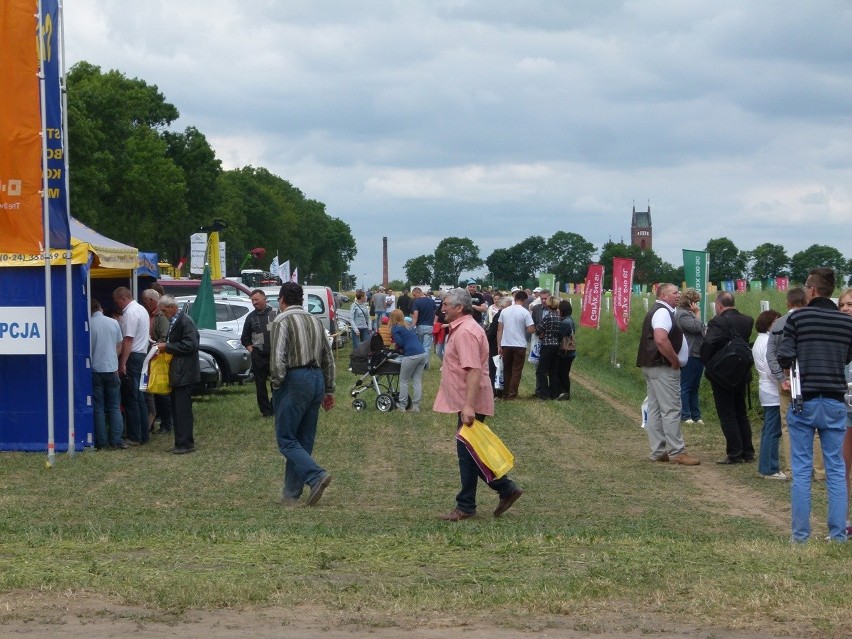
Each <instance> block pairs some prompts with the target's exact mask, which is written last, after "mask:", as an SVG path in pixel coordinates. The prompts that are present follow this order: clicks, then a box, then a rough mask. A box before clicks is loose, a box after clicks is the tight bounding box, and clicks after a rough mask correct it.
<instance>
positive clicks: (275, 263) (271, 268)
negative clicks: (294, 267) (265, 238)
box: [269, 255, 278, 275]
mask: <svg viewBox="0 0 852 639" xmlns="http://www.w3.org/2000/svg"><path fill="white" fill-rule="evenodd" d="M269 272H270V273H272V274H273V275H278V256H277V255H276V256H275V258H274V259H273V260H272V263H271V264H270V265H269Z"/></svg>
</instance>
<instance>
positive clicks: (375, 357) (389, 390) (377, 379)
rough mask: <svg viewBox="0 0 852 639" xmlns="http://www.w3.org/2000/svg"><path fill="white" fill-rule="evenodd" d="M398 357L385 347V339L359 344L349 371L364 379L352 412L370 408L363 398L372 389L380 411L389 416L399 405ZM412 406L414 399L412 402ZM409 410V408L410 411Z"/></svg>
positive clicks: (352, 393)
mask: <svg viewBox="0 0 852 639" xmlns="http://www.w3.org/2000/svg"><path fill="white" fill-rule="evenodd" d="M396 357H397V353H396V352H395V351H392V350H391V349H389V348H386V347H385V343H384V341H382V337H381V335H373V337H372V338H371V339H370V340H369V341H365V342H364V343H363V344H359V345H358V347H357V348H355V349H353V351H352V354H351V355H350V356H349V368H350V369H351V370H352V372H353V373H358V374H360V375H361V377H359V378H358V379H357V380H356V382H355V385H354V386H353V387H352V389H351V390H350V391H349V395H350V396H352V397H353V399H352V408H354V409H355V410H358V411H361V410H364V409H365V408H367V402H365V401H364V400H363V399H361V397H359V395H361V393H363V392H364V391H366V390H368V389H372V390H374V391H375V392H376V408H378V409H379V410H380V411H382V412H383V413H389V412H390V411H392V410H393V409H394V407H395V406H396V403H397V402H398V401H399V367H400V363H399V360H397V359H396ZM408 404H409V406H410V405H411V398H410V397H409V398H408ZM406 408H407V407H406Z"/></svg>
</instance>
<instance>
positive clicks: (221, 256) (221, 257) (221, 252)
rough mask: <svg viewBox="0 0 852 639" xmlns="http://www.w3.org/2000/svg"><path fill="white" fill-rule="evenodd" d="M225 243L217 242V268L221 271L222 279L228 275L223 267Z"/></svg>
mask: <svg viewBox="0 0 852 639" xmlns="http://www.w3.org/2000/svg"><path fill="white" fill-rule="evenodd" d="M225 244H226V242H219V268H220V269H221V270H222V277H225V276H226V275H227V273H228V269H227V268H226V267H225V250H226V246H225Z"/></svg>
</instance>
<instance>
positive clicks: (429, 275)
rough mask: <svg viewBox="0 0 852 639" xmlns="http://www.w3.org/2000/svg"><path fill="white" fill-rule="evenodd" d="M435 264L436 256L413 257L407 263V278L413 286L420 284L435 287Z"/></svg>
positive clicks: (405, 267)
mask: <svg viewBox="0 0 852 639" xmlns="http://www.w3.org/2000/svg"><path fill="white" fill-rule="evenodd" d="M434 263H435V256H434V255H418V256H417V257H412V258H411V259H410V260H407V261H406V262H405V266H404V267H403V268H404V269H405V277H406V279H407V280H408V283H409V284H410V285H411V286H417V285H418V284H429V285H430V286H435V282H433V279H434V278H433V268H434Z"/></svg>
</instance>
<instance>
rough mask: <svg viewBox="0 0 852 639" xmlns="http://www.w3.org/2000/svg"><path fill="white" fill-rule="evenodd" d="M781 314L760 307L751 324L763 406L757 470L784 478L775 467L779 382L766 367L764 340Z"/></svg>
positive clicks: (762, 474) (779, 425) (766, 339)
mask: <svg viewBox="0 0 852 639" xmlns="http://www.w3.org/2000/svg"><path fill="white" fill-rule="evenodd" d="M778 317H780V314H779V313H778V312H777V311H772V310H769V311H763V312H762V313H761V314H760V315H758V316H757V319H756V320H755V322H754V327H755V329H757V339H755V340H754V346H752V348H751V353H752V356H753V357H754V367H755V368H756V369H757V373H758V376H759V382H758V394H759V395H760V405H761V406H762V407H763V431H762V432H761V434H760V457H759V458H758V463H757V472H759V473H760V475H761V476H762V477H763V478H765V479H781V480H784V479H787V475H785V474H784V473H782V472H781V470H780V469H779V468H778V440H779V439H781V406H780V404H781V400H780V398H779V395H778V383H777V382H776V381H775V377H774V376H773V375H772V373H771V372H770V370H769V364H768V363H767V361H766V344H767V342H769V329H770V327H771V326H772V322H774V321H775V320H776V319H777V318H778Z"/></svg>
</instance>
